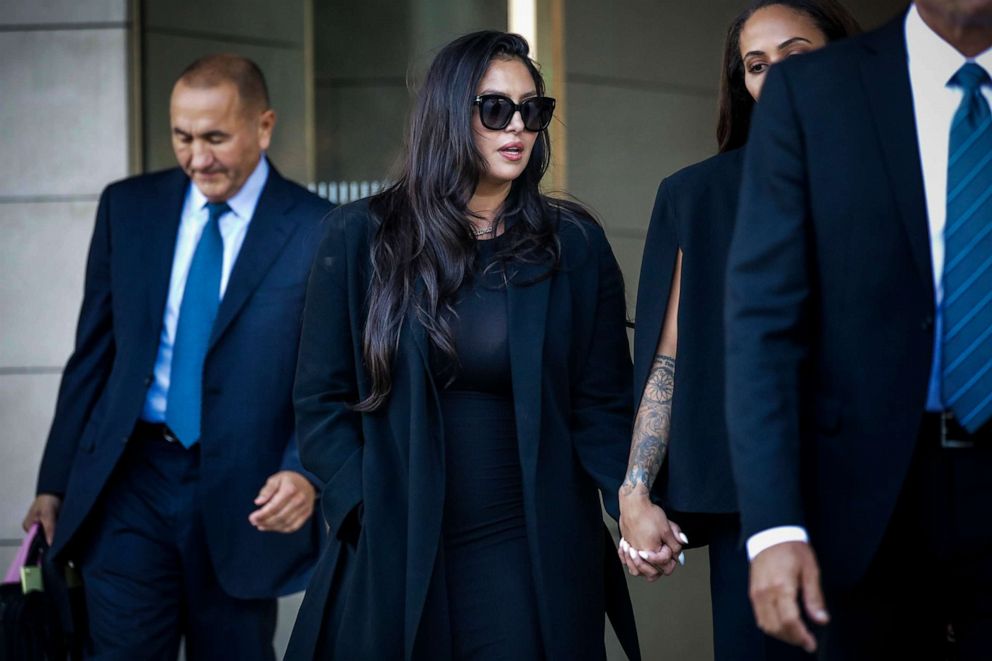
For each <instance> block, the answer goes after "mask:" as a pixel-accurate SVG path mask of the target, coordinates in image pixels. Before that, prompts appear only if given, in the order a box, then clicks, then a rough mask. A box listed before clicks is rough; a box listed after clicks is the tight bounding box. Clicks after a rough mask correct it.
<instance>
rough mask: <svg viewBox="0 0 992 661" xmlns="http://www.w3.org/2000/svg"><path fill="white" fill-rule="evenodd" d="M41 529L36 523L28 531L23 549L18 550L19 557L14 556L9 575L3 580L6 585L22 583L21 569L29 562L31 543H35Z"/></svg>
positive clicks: (22, 543)
mask: <svg viewBox="0 0 992 661" xmlns="http://www.w3.org/2000/svg"><path fill="white" fill-rule="evenodd" d="M40 527H41V526H40V524H38V523H35V524H34V525H33V526H31V528H30V529H29V530H28V534H27V535H25V536H24V541H23V542H21V548H20V549H18V550H17V555H15V556H14V560H13V561H12V562H11V563H10V567H8V568H7V574H6V575H5V576H4V579H3V582H4V583H20V582H21V568H22V567H24V566H25V565H26V564H27V562H28V554H29V553H30V552H31V543H32V542H34V538H35V535H37V534H38V529H39V528H40Z"/></svg>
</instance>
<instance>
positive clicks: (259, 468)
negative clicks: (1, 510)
mask: <svg viewBox="0 0 992 661" xmlns="http://www.w3.org/2000/svg"><path fill="white" fill-rule="evenodd" d="M188 186H189V179H188V178H187V177H186V175H185V174H183V172H182V171H181V170H180V169H178V168H174V169H171V170H166V171H163V172H159V173H155V174H149V175H143V176H139V177H132V178H130V179H125V180H123V181H120V182H117V183H115V184H112V185H110V186H109V187H107V189H106V190H105V191H104V192H103V195H102V196H101V198H100V206H99V210H98V211H97V218H96V228H95V230H94V233H93V241H92V243H91V245H90V252H89V261H88V263H87V267H86V290H85V296H84V298H83V305H82V310H81V311H80V314H79V327H78V330H77V333H76V347H75V350H74V352H73V354H72V357H71V358H70V359H69V362H68V364H67V365H66V368H65V373H64V374H63V376H62V385H61V388H60V390H59V396H58V403H57V405H56V409H55V419H54V421H53V422H52V429H51V432H50V434H49V437H48V443H47V445H46V446H45V453H44V458H43V459H42V463H41V470H40V473H39V477H38V492H39V493H53V494H58V495H60V496H63V499H64V502H63V506H62V510H61V512H60V514H59V520H58V525H57V526H56V533H55V542H54V547H53V551H54V552H55V553H57V554H60V555H64V556H71V555H72V554H73V551H72V549H71V548H68V545H70V543H71V542H72V541H73V539H74V537H75V536H76V533H77V531H78V530H79V529H80V526H81V524H82V523H83V522H84V520H85V519H86V517H87V515H88V514H89V513H90V512H91V511H92V509H93V507H94V505H95V504H96V503H97V498H98V496H99V494H100V492H101V490H102V489H103V487H104V485H105V484H106V483H107V480H108V478H109V477H110V474H111V472H112V471H113V469H114V467H115V466H116V465H117V462H118V460H119V459H120V457H121V455H122V453H123V451H124V446H125V444H126V443H127V440H128V437H129V436H130V434H131V431H132V430H133V429H134V425H135V422H136V421H137V420H138V416H139V415H140V414H141V410H142V406H143V403H144V401H145V394H146V392H147V390H148V386H149V385H150V384H151V383H152V370H153V367H154V365H155V358H156V355H157V352H158V345H159V334H160V331H161V328H162V317H163V313H164V310H165V302H166V297H167V295H168V291H169V277H170V273H171V270H172V259H173V252H174V248H175V243H176V233H177V231H178V229H179V220H180V213H181V211H182V205H183V200H184V199H185V195H186V190H187V187H188ZM329 210H330V205H329V204H328V203H327V202H326V201H324V200H322V199H321V198H319V197H317V196H316V195H313V194H312V193H309V192H307V191H306V190H305V189H303V188H301V187H299V186H297V185H296V184H293V183H291V182H289V181H287V180H285V179H283V178H282V177H281V176H280V175H279V173H278V172H276V170H275V168H274V167H273V168H272V169H271V170H270V172H269V177H268V181H267V182H266V184H265V188H264V189H263V191H262V195H261V197H260V198H259V201H258V206H257V207H256V209H255V215H254V217H253V218H252V220H251V224H250V225H249V226H248V233H247V235H246V237H245V241H244V244H243V245H242V248H241V252H240V253H239V255H238V260H237V262H236V263H235V265H234V269H233V270H232V271H231V277H230V281H229V283H228V287H227V291H226V292H225V294H224V299H223V301H222V302H221V305H220V309H219V310H218V312H217V320H216V322H215V323H214V329H213V335H212V339H211V345H210V348H209V351H208V354H207V358H206V361H205V364H204V396H203V398H204V401H203V425H202V438H201V441H200V443H201V458H202V464H201V468H200V483H199V486H200V491H201V498H202V508H203V513H204V518H205V523H206V530H207V543H208V545H209V547H210V556H211V559H212V560H213V564H214V568H215V569H216V571H217V575H218V578H219V579H220V583H221V585H222V586H223V588H224V590H225V592H227V593H228V594H231V595H233V596H236V597H241V598H257V597H272V596H276V595H280V594H287V593H290V592H296V591H299V590H301V589H303V587H304V586H305V585H306V580H307V578H308V576H309V573H310V570H311V568H312V566H313V564H314V563H315V561H316V558H317V555H318V551H319V549H318V546H319V539H320V537H321V536H322V531H321V526H320V523H319V517H316V516H315V517H313V520H312V521H311V522H309V523H308V524H307V525H305V526H303V528H301V529H300V530H298V531H297V532H295V533H293V534H290V535H283V534H278V533H271V532H259V531H257V530H256V529H255V528H254V527H253V526H252V525H251V524H250V523H248V515H249V514H250V513H251V512H252V511H253V510H254V509H255V506H254V504H253V501H254V499H255V496H256V495H257V493H258V490H259V489H260V488H261V486H262V485H263V484H264V483H265V480H266V479H267V478H268V477H269V475H271V474H272V473H274V472H276V471H278V470H282V469H290V470H297V471H301V472H302V471H303V468H302V465H301V464H300V461H299V456H298V452H297V449H296V442H295V437H294V419H293V407H292V386H293V376H294V373H295V368H296V354H297V347H298V343H299V332H300V324H301V318H302V312H303V296H304V293H305V288H306V279H307V274H308V273H309V267H310V264H311V263H312V261H313V254H314V251H315V249H316V239H317V237H316V236H315V234H314V231H315V229H316V227H317V226H318V223H319V220H320V218H322V217H323V216H324V215H325V214H326V213H327V212H328V211H329Z"/></svg>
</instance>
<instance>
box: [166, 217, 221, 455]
mask: <svg viewBox="0 0 992 661" xmlns="http://www.w3.org/2000/svg"><path fill="white" fill-rule="evenodd" d="M230 210H231V207H229V206H227V203H226V202H208V203H207V212H208V214H209V215H208V217H207V224H206V226H205V227H204V228H203V234H202V235H201V236H200V241H199V243H197V244H196V252H194V253H193V261H192V262H190V265H189V274H188V275H187V276H186V288H185V289H184V290H183V302H182V304H181V305H180V306H179V320H178V321H177V322H176V340H175V342H174V343H173V346H172V367H171V372H170V377H169V395H168V398H167V401H166V408H165V423H166V424H167V425H169V428H170V429H171V430H172V432H173V433H174V434H175V435H176V438H178V439H179V442H180V443H182V444H183V445H185V446H186V447H192V446H193V445H195V444H196V442H197V441H199V440H200V411H201V407H202V400H203V360H204V358H206V355H207V344H208V343H209V342H210V332H211V331H212V330H213V327H214V319H215V318H216V317H217V308H218V307H219V306H220V276H221V269H222V268H223V262H224V240H223V239H222V238H221V235H220V225H219V222H218V220H219V218H220V217H221V216H223V215H224V214H225V213H227V212H228V211H230Z"/></svg>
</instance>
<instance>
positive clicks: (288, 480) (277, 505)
mask: <svg viewBox="0 0 992 661" xmlns="http://www.w3.org/2000/svg"><path fill="white" fill-rule="evenodd" d="M316 497H317V492H316V490H315V489H314V488H313V485H312V484H310V480H308V479H307V478H305V477H303V476H302V475H300V474H299V473H297V472H296V471H288V470H287V471H279V472H278V473H276V474H274V475H273V476H272V477H270V478H269V479H268V480H266V482H265V485H264V486H263V487H262V490H261V491H259V492H258V496H257V497H256V498H255V504H256V505H258V506H259V508H258V509H257V510H255V511H254V512H252V513H251V515H250V516H249V517H248V521H249V522H250V523H251V525H253V526H255V527H256V528H258V529H259V530H262V531H273V532H286V533H289V532H296V531H297V530H299V529H300V527H301V526H302V525H303V524H304V523H306V522H307V519H309V518H310V515H311V514H313V505H314V499H315V498H316Z"/></svg>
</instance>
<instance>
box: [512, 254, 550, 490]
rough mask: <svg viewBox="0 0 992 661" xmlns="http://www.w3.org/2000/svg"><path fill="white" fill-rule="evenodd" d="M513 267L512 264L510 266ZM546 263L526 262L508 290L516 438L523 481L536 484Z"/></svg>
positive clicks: (545, 303) (545, 308) (547, 287)
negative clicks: (542, 275) (543, 276)
mask: <svg viewBox="0 0 992 661" xmlns="http://www.w3.org/2000/svg"><path fill="white" fill-rule="evenodd" d="M511 268H512V267H511ZM546 269H547V266H546V265H544V264H524V265H522V266H521V267H520V268H519V270H518V272H517V273H516V274H515V275H514V277H513V279H512V283H511V285H510V287H509V289H508V291H507V317H508V319H507V327H508V335H509V340H510V373H511V379H512V384H513V404H514V409H515V412H516V423H517V439H518V445H519V449H520V465H521V468H522V469H523V475H524V484H525V485H526V484H528V483H529V484H534V483H535V480H536V475H537V455H538V448H539V441H540V438H541V374H542V372H543V370H542V368H541V366H542V364H543V354H544V332H545V325H546V321H547V313H548V296H549V295H550V292H551V278H550V277H545V278H543V279H541V280H540V281H538V282H535V283H534V284H530V285H524V284H521V283H528V282H532V281H534V280H536V279H537V278H540V277H541V274H542V273H544V272H545V271H546Z"/></svg>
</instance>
